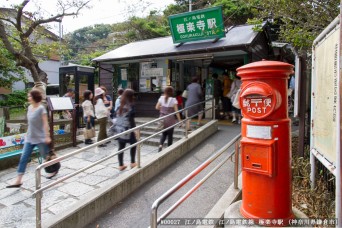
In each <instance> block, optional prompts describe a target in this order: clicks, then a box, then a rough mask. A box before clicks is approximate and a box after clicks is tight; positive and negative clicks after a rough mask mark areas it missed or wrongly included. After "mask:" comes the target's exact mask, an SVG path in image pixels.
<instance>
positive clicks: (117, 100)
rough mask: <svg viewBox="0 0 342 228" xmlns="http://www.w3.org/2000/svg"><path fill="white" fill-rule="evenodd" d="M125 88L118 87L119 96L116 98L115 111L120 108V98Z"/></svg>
mask: <svg viewBox="0 0 342 228" xmlns="http://www.w3.org/2000/svg"><path fill="white" fill-rule="evenodd" d="M123 92H124V89H122V88H120V89H118V97H117V98H116V100H115V106H114V113H115V112H116V111H117V110H118V109H119V107H120V100H121V95H122V94H123Z"/></svg>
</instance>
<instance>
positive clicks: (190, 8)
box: [189, 0, 192, 12]
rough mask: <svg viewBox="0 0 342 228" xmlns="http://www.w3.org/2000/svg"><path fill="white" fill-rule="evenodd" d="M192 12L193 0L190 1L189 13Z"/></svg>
mask: <svg viewBox="0 0 342 228" xmlns="http://www.w3.org/2000/svg"><path fill="white" fill-rule="evenodd" d="M191 11H192V0H189V12H191Z"/></svg>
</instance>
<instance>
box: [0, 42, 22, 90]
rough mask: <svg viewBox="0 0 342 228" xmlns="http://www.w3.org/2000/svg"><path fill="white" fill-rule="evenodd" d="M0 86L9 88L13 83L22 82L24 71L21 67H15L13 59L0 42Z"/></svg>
mask: <svg viewBox="0 0 342 228" xmlns="http://www.w3.org/2000/svg"><path fill="white" fill-rule="evenodd" d="M0 60H1V61H0V75H1V76H0V85H1V87H5V88H10V87H11V85H12V84H13V83H14V82H18V81H24V80H25V76H24V71H23V68H22V67H17V66H16V62H15V59H14V57H13V55H11V53H9V52H8V50H7V49H6V48H5V47H4V46H3V43H1V42H0Z"/></svg>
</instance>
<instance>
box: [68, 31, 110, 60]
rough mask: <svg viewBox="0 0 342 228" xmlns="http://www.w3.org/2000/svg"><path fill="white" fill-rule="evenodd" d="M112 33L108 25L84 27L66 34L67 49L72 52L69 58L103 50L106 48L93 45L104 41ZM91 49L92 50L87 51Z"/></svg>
mask: <svg viewBox="0 0 342 228" xmlns="http://www.w3.org/2000/svg"><path fill="white" fill-rule="evenodd" d="M111 32H112V27H111V26H110V25H108V24H97V25H94V26H88V27H84V28H81V29H78V30H75V31H74V32H72V33H70V34H67V35H66V36H65V39H66V40H67V42H68V45H69V48H70V49H71V50H72V52H71V56H72V57H73V56H76V55H77V53H80V52H83V51H91V52H92V51H96V50H98V49H101V48H102V49H105V48H106V47H103V46H102V47H101V46H94V45H92V44H93V43H95V42H97V41H99V40H101V39H106V38H107V37H108V35H109V34H110V33H111ZM89 49H92V50H89Z"/></svg>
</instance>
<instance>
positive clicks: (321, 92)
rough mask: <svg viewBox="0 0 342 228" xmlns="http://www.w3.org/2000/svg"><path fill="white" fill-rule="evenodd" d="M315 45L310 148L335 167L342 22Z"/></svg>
mask: <svg viewBox="0 0 342 228" xmlns="http://www.w3.org/2000/svg"><path fill="white" fill-rule="evenodd" d="M325 32H326V34H324V35H322V36H320V37H322V39H321V40H320V41H319V42H318V43H317V44H316V45H314V46H313V58H312V84H311V87H312V92H311V111H312V115H311V149H314V150H315V151H317V152H318V153H319V154H321V155H322V156H323V157H324V158H325V159H326V160H327V161H328V162H329V163H330V164H333V165H335V166H336V159H337V152H338V143H337V142H338V140H339V139H338V130H339V128H338V123H339V120H338V119H339V115H338V113H339V112H338V109H339V84H338V83H339V48H340V45H339V43H340V40H339V36H340V29H339V23H338V24H336V25H335V26H334V27H333V29H331V30H330V31H326V30H325Z"/></svg>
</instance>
